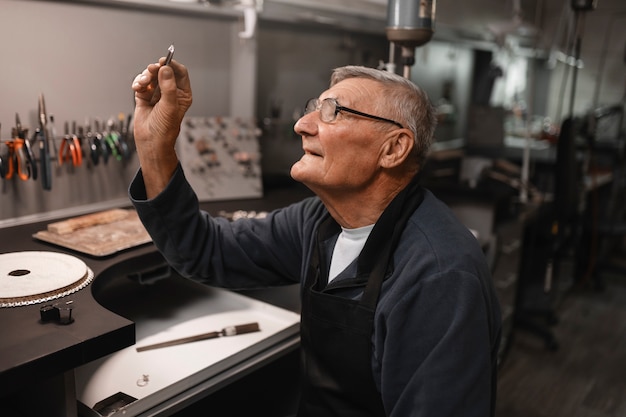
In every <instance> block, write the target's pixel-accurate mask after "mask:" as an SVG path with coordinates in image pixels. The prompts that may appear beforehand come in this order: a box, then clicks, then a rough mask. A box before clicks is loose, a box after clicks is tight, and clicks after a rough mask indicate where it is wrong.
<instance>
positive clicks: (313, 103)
mask: <svg viewBox="0 0 626 417" xmlns="http://www.w3.org/2000/svg"><path fill="white" fill-rule="evenodd" d="M318 103H319V100H318V99H316V98H310V99H309V101H307V102H306V105H305V106H304V114H309V113H313V112H314V111H315V110H317V105H318Z"/></svg>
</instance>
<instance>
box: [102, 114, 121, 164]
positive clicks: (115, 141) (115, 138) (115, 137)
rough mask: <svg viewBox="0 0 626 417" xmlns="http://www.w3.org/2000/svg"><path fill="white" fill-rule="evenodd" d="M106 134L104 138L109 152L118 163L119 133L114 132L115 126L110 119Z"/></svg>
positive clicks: (119, 159) (119, 157) (119, 158)
mask: <svg viewBox="0 0 626 417" xmlns="http://www.w3.org/2000/svg"><path fill="white" fill-rule="evenodd" d="M107 128H108V130H109V131H108V132H107V134H106V136H105V137H104V140H105V141H106V143H107V145H108V147H109V149H110V151H111V155H113V157H114V158H115V159H117V160H118V161H121V160H122V155H121V154H120V133H119V132H118V131H117V130H115V124H114V122H113V120H112V119H109V121H108V123H107Z"/></svg>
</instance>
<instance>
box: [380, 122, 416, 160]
mask: <svg viewBox="0 0 626 417" xmlns="http://www.w3.org/2000/svg"><path fill="white" fill-rule="evenodd" d="M383 146H384V147H383V152H382V155H381V161H380V164H381V166H382V167H383V168H395V167H397V166H400V165H402V164H403V163H404V161H406V159H407V158H408V157H409V155H410V154H411V151H412V150H413V147H414V146H415V141H414V139H413V134H412V132H411V131H410V130H409V129H396V130H394V131H393V132H391V133H390V134H389V136H388V137H387V140H386V141H385V143H384V145H383Z"/></svg>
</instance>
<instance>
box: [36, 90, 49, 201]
mask: <svg viewBox="0 0 626 417" xmlns="http://www.w3.org/2000/svg"><path fill="white" fill-rule="evenodd" d="M47 125H48V116H47V114H46V102H45V100H44V97H43V94H40V95H39V129H38V132H36V133H35V135H36V137H39V163H40V164H41V185H42V187H43V189H44V190H46V191H50V190H51V189H52V169H51V165H52V161H51V160H50V144H49V140H50V136H49V135H48V127H47Z"/></svg>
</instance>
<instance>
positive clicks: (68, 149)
mask: <svg viewBox="0 0 626 417" xmlns="http://www.w3.org/2000/svg"><path fill="white" fill-rule="evenodd" d="M65 161H66V162H70V161H71V162H72V165H73V166H75V167H77V166H80V165H82V163H83V153H82V149H81V147H80V140H79V139H78V136H76V135H75V134H70V127H69V123H67V122H65V136H63V139H62V140H61V146H60V147H59V165H63V162H65Z"/></svg>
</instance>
